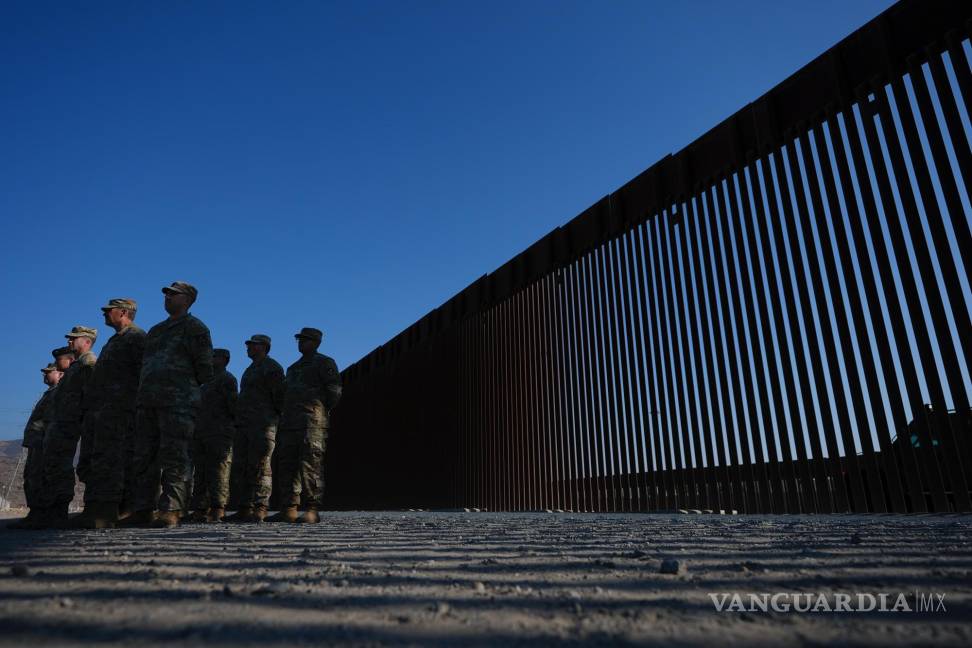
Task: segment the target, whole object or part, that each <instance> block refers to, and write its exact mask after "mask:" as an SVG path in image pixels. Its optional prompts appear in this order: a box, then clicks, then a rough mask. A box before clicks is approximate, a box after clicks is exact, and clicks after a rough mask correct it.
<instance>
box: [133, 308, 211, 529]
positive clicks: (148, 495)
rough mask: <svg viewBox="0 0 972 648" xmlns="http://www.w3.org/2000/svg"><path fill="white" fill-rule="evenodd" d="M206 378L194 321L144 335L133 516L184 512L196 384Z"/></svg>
mask: <svg viewBox="0 0 972 648" xmlns="http://www.w3.org/2000/svg"><path fill="white" fill-rule="evenodd" d="M212 377H213V343H212V340H211V339H210V336H209V329H208V328H206V325H205V324H203V323H202V322H201V321H200V320H198V319H197V318H195V317H193V316H192V315H190V314H188V313H187V314H185V315H182V316H181V317H177V318H175V319H167V320H165V321H163V322H160V323H158V324H156V325H155V326H153V327H152V328H151V329H150V330H149V332H148V335H147V336H146V338H145V355H144V357H143V358H142V373H141V380H140V382H139V386H138V396H137V397H136V401H135V404H136V410H135V480H136V483H135V510H136V511H151V510H154V509H155V508H156V507H157V508H158V509H159V510H160V511H182V510H185V507H186V505H187V504H188V502H187V501H186V490H187V488H188V483H187V482H188V479H189V474H190V467H191V466H190V461H189V445H190V443H191V442H192V433H193V427H194V425H195V419H196V411H197V409H198V407H199V400H200V385H202V384H205V383H207V382H209V381H210V380H211V379H212ZM160 489H161V496H160V495H159V493H160Z"/></svg>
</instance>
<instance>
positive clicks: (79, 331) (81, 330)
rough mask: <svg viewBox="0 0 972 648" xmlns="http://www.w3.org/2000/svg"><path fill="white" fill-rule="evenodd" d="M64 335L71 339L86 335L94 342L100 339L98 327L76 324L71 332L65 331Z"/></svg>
mask: <svg viewBox="0 0 972 648" xmlns="http://www.w3.org/2000/svg"><path fill="white" fill-rule="evenodd" d="M64 337H66V338H67V339H69V340H71V339H74V338H79V337H86V338H88V339H89V340H91V341H92V342H94V341H95V340H97V339H98V329H93V328H90V327H87V326H75V327H73V328H72V329H71V332H70V333H65V334H64Z"/></svg>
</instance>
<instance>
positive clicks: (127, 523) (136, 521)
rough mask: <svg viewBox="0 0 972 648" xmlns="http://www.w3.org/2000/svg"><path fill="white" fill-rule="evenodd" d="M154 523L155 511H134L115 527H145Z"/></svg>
mask: <svg viewBox="0 0 972 648" xmlns="http://www.w3.org/2000/svg"><path fill="white" fill-rule="evenodd" d="M154 521H155V511H135V512H134V513H132V514H131V515H129V516H127V517H126V518H125V519H123V520H120V521H119V522H118V523H117V525H116V526H119V527H124V528H130V527H147V526H149V525H150V524H152V522H154Z"/></svg>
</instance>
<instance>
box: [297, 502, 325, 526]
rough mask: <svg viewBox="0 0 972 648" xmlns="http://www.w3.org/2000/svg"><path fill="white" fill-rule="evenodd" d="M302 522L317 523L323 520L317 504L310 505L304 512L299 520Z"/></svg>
mask: <svg viewBox="0 0 972 648" xmlns="http://www.w3.org/2000/svg"><path fill="white" fill-rule="evenodd" d="M297 521H298V522H300V523H301V524H317V523H318V522H320V521H321V516H320V515H318V514H317V507H316V506H308V507H307V510H306V511H304V514H303V515H301V516H300V519H298V520H297Z"/></svg>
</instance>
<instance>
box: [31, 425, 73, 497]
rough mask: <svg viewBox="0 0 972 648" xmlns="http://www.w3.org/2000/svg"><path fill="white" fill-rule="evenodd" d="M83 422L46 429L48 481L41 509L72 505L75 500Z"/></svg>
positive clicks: (43, 492) (46, 469) (43, 491)
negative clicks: (76, 462)
mask: <svg viewBox="0 0 972 648" xmlns="http://www.w3.org/2000/svg"><path fill="white" fill-rule="evenodd" d="M80 438H81V422H80V421H78V422H75V421H55V422H54V423H52V424H51V425H49V426H48V427H47V429H46V430H44V469H43V472H44V479H43V486H42V487H41V490H40V492H39V493H38V505H39V506H60V505H64V504H70V503H71V500H73V499H74V453H75V452H76V451H77V449H78V440H79V439H80Z"/></svg>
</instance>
